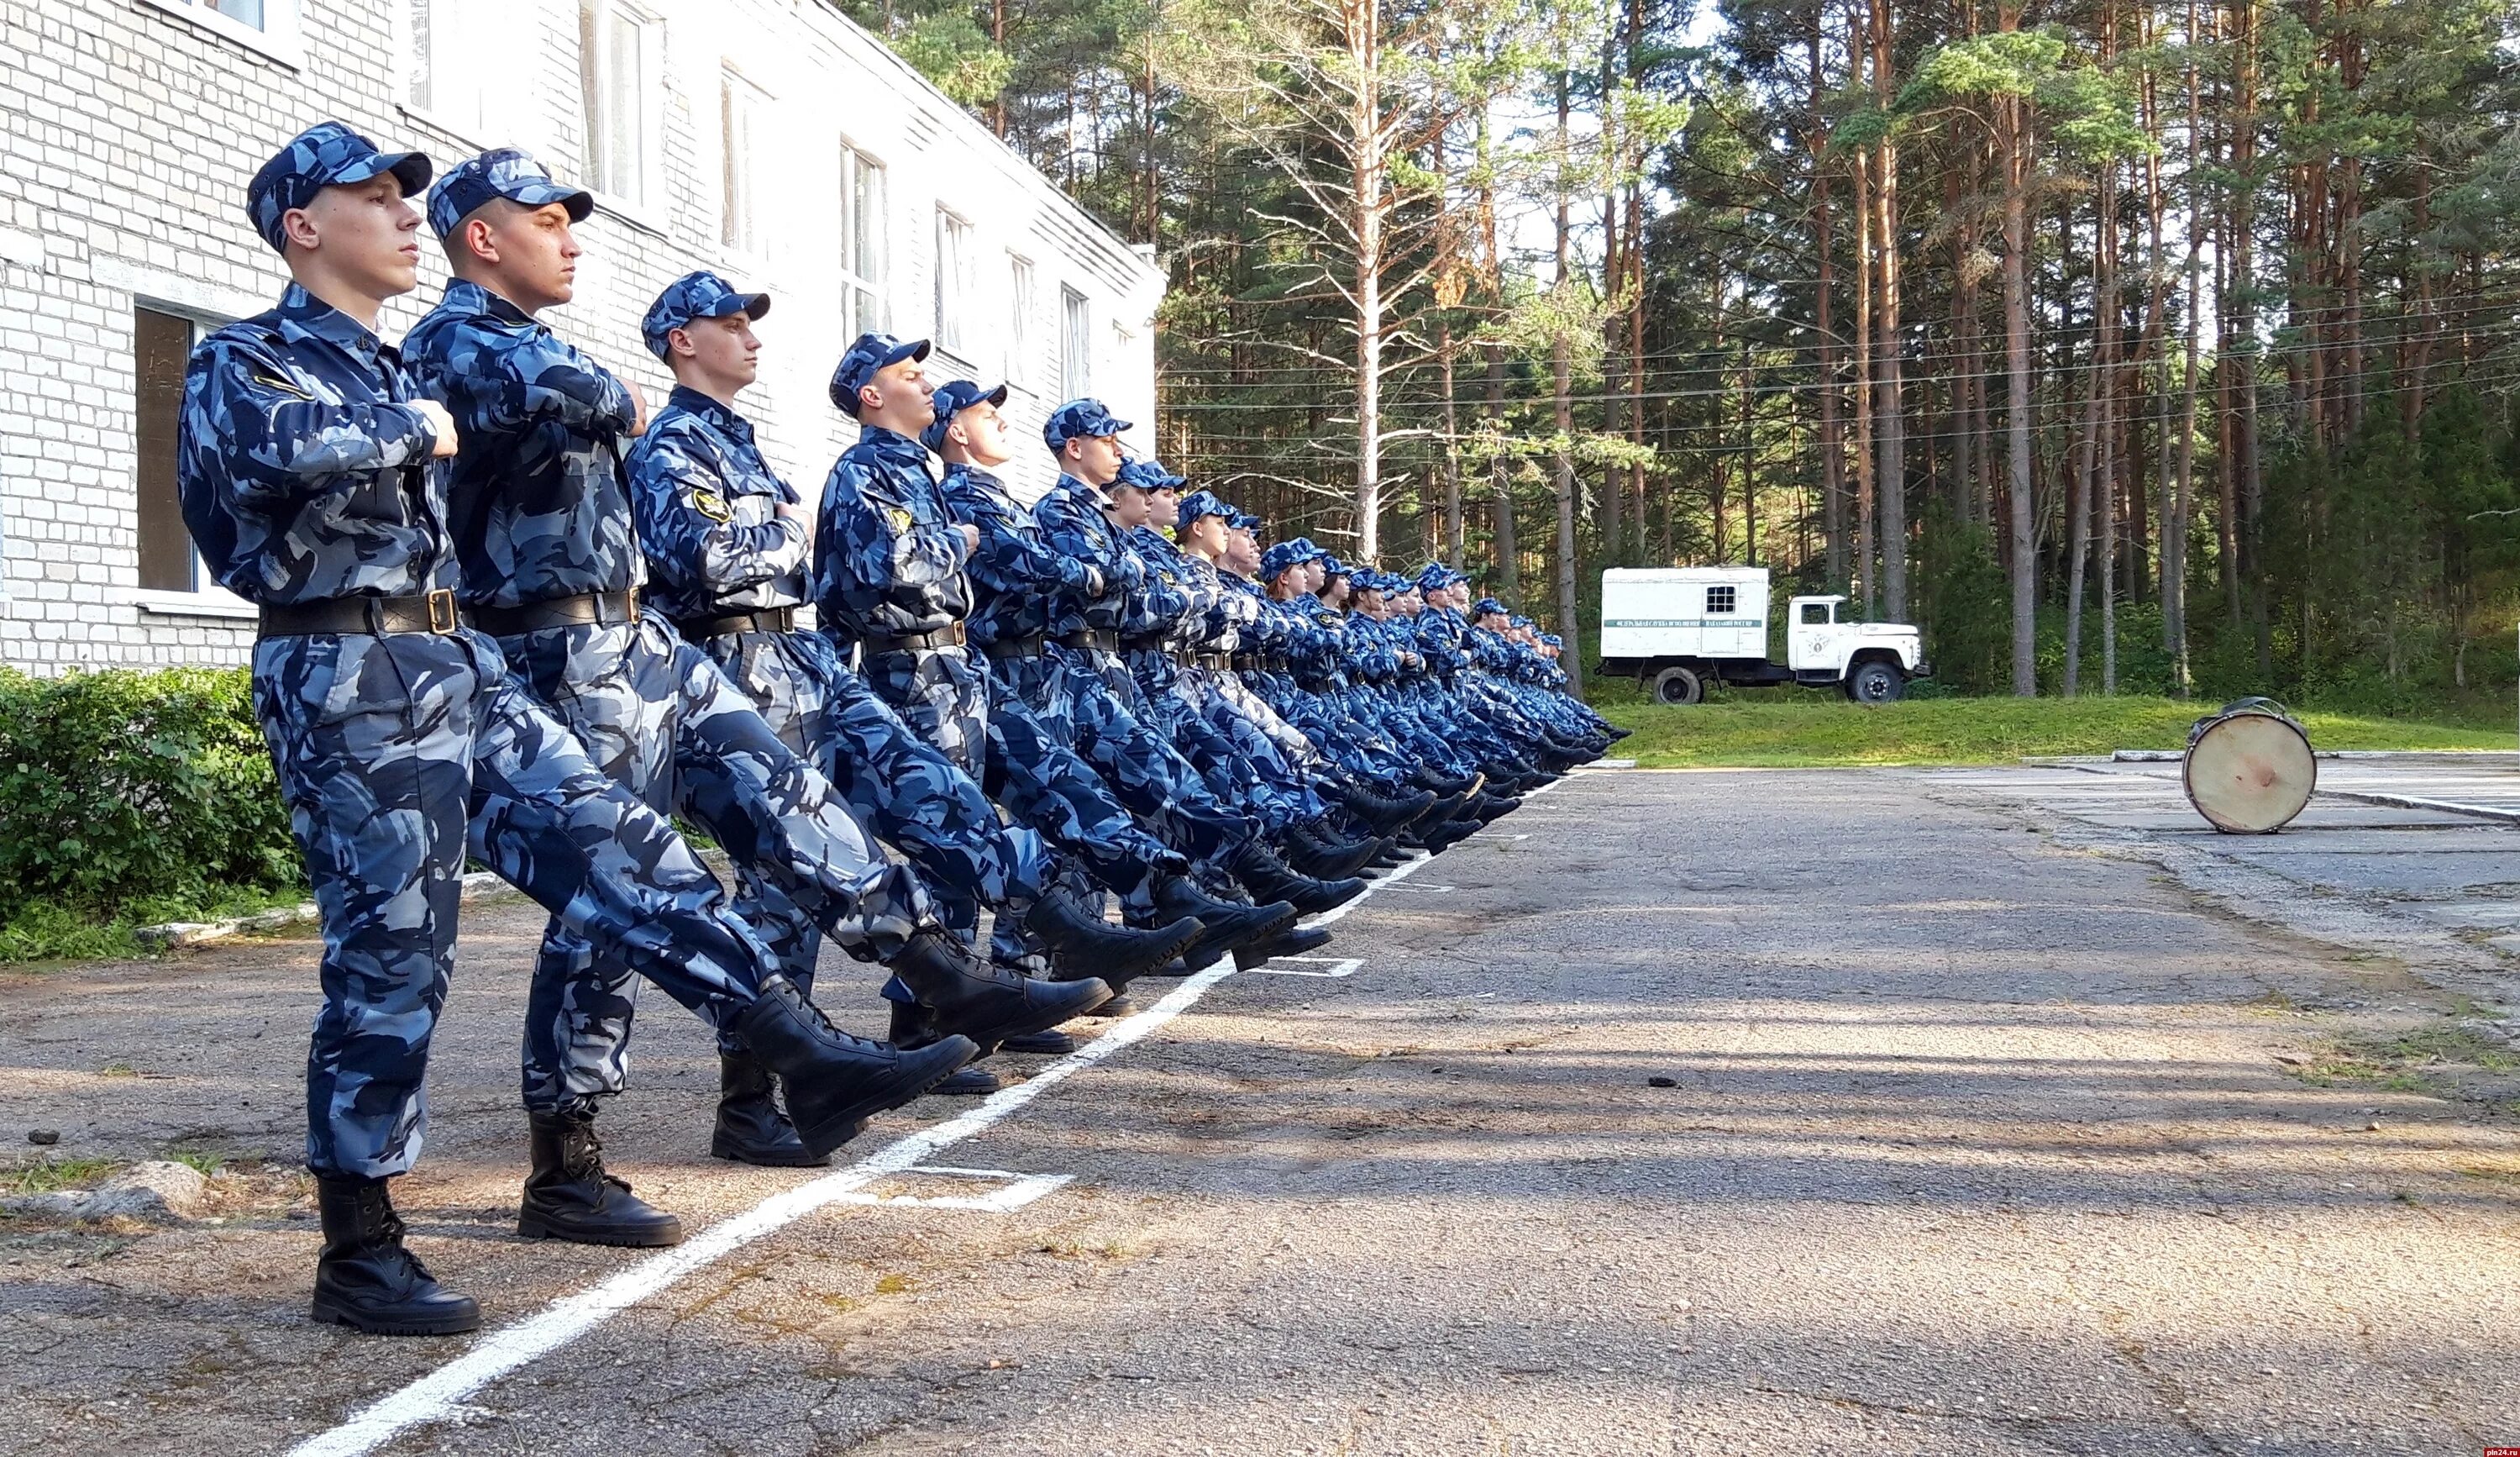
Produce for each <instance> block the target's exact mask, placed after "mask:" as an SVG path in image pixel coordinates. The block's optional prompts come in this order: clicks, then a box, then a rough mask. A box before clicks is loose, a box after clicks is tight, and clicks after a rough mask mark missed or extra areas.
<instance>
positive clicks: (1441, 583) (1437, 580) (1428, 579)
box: [1418, 562, 1462, 592]
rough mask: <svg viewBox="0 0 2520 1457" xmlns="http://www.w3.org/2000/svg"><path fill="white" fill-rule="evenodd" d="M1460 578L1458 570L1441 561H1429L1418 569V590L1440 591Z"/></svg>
mask: <svg viewBox="0 0 2520 1457" xmlns="http://www.w3.org/2000/svg"><path fill="white" fill-rule="evenodd" d="M1461 579H1462V578H1461V573H1460V572H1457V571H1455V570H1454V569H1452V568H1450V567H1447V566H1445V565H1444V564H1443V563H1441V562H1429V563H1427V564H1426V565H1425V566H1423V567H1420V568H1418V591H1420V592H1440V591H1442V590H1444V589H1445V588H1446V587H1449V586H1451V585H1452V584H1453V583H1455V582H1457V581H1460V580H1461Z"/></svg>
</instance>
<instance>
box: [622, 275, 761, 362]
mask: <svg viewBox="0 0 2520 1457" xmlns="http://www.w3.org/2000/svg"><path fill="white" fill-rule="evenodd" d="M768 312H770V296H769V295H767V294H745V293H740V292H738V291H737V289H736V287H735V285H733V284H731V283H728V282H727V281H726V280H725V279H722V278H720V277H718V276H717V275H716V274H714V273H711V272H709V271H708V270H707V269H705V268H703V269H700V270H699V271H697V272H696V273H686V274H684V275H683V276H682V277H680V278H678V279H675V280H674V281H673V282H672V283H669V284H667V285H665V292H663V293H661V294H659V295H657V296H656V301H655V302H653V303H651V304H649V305H648V316H647V317H646V318H644V319H641V320H640V321H639V337H640V338H641V339H644V340H646V341H648V352H649V353H651V354H653V355H655V356H656V357H657V358H659V359H662V358H664V357H665V350H666V344H665V336H666V335H668V334H671V333H673V332H674V331H675V330H677V329H680V328H682V327H683V326H684V325H685V324H688V323H690V322H691V321H692V320H694V319H723V318H725V317H727V316H728V315H729V314H745V315H748V316H750V317H752V318H755V319H757V318H760V317H761V316H762V315H763V314H766V313H768Z"/></svg>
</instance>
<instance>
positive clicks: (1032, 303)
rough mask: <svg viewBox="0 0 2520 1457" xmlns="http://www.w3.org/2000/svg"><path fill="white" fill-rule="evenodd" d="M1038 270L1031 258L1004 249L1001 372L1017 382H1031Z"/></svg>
mask: <svg viewBox="0 0 2520 1457" xmlns="http://www.w3.org/2000/svg"><path fill="white" fill-rule="evenodd" d="M1040 280H1041V270H1040V269H1039V268H1038V267H1037V266H1036V265H1035V264H1034V263H1033V260H1032V259H1030V258H1027V257H1025V256H1024V255H1023V254H1022V253H1019V252H1016V251H1014V250H1012V249H1010V250H1008V251H1007V357H1006V368H1005V370H1004V371H1003V373H1004V374H1005V376H1006V378H1007V379H1009V380H1010V381H1012V382H1014V383H1016V384H1019V385H1025V386H1029V385H1031V384H1032V381H1033V376H1034V370H1033V363H1032V321H1033V314H1034V313H1035V312H1036V310H1037V309H1038V308H1039V306H1040V304H1039V299H1040V296H1041V282H1040Z"/></svg>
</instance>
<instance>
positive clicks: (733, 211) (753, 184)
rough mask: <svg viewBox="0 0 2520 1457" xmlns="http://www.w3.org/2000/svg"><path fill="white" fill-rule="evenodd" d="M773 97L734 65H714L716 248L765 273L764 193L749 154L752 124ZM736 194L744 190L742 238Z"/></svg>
mask: <svg viewBox="0 0 2520 1457" xmlns="http://www.w3.org/2000/svg"><path fill="white" fill-rule="evenodd" d="M739 99H741V101H742V109H741V115H742V119H743V125H742V127H741V128H739V127H738V126H737V125H736V118H737V116H738V114H739V108H738V105H737V103H738V101H739ZM774 100H775V98H773V97H772V96H771V94H770V92H769V91H768V90H766V89H765V88H763V86H762V85H761V84H760V83H759V82H757V81H755V80H753V79H752V78H751V77H750V76H747V75H745V74H744V73H743V72H742V70H740V69H738V68H735V67H734V66H732V65H727V64H721V65H720V66H719V67H718V128H717V144H718V236H717V242H718V247H719V249H720V250H722V251H723V253H724V254H725V255H726V256H727V257H728V258H731V259H735V260H737V261H738V266H739V267H740V268H741V269H742V271H743V272H747V273H754V274H759V273H764V272H766V271H768V270H767V267H766V264H767V262H768V256H769V249H768V247H767V246H766V244H767V239H766V237H765V233H764V223H765V221H766V219H764V218H763V217H762V216H761V214H760V202H761V196H762V194H761V188H760V179H759V178H758V177H755V176H754V175H753V171H752V158H751V156H750V153H751V150H752V148H751V136H752V127H753V125H754V124H755V123H758V122H761V121H764V120H766V119H767V115H766V114H767V113H768V111H769V109H770V107H771V105H772V104H773V102H774ZM739 130H741V131H742V138H741V142H742V145H741V146H739V145H738V144H739V137H738V135H737V133H738V131H739ZM739 183H740V184H741V186H739ZM739 193H741V194H742V197H741V199H740V201H741V205H742V222H743V227H742V237H741V238H738V237H736V236H734V235H735V233H736V232H737V229H736V228H735V227H734V223H735V221H736V216H737V207H738V203H739V198H738V194H739Z"/></svg>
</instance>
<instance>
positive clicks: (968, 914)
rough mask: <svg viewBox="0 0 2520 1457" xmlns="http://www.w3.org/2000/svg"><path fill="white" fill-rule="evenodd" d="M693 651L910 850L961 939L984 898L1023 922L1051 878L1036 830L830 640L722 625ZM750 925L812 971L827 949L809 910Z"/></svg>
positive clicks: (870, 823)
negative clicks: (1009, 813) (1003, 810)
mask: <svg viewBox="0 0 2520 1457" xmlns="http://www.w3.org/2000/svg"><path fill="white" fill-rule="evenodd" d="M700 647H701V649H702V651H704V652H706V653H707V654H708V655H709V657H710V659H711V660H714V661H715V662H716V663H717V664H718V666H719V667H720V668H722V669H724V670H725V672H726V675H727V677H728V678H729V679H731V680H733V682H734V683H735V685H736V686H737V687H739V688H741V689H742V690H743V692H744V693H745V695H746V696H748V697H749V698H750V699H751V700H752V703H753V706H755V707H757V708H758V709H759V710H760V712H761V717H762V721H763V722H765V723H767V724H769V725H770V730H771V732H772V733H775V734H777V735H778V736H779V738H780V740H781V742H783V743H785V744H786V745H787V747H788V748H790V749H793V750H795V751H797V752H798V753H801V754H803V755H804V756H805V757H806V758H807V759H808V760H810V761H811V762H812V763H813V765H814V767H815V768H817V769H819V770H821V771H822V773H823V777H825V778H826V779H829V780H830V781H831V782H832V787H833V788H835V789H837V790H838V791H839V792H840V795H841V797H843V798H845V799H847V800H848V803H849V807H850V808H851V809H852V810H854V811H856V813H857V816H858V818H859V819H860V820H861V821H863V822H864V823H865V824H866V826H867V827H868V828H869V829H871V830H873V831H874V832H875V834H876V836H877V838H878V839H880V840H882V841H884V842H887V843H889V844H891V845H893V846H895V847H897V848H898V849H900V850H901V852H902V853H903V854H905V855H907V856H909V857H910V863H911V864H913V865H915V866H917V867H918V869H919V872H920V875H921V877H922V879H923V880H925V882H926V883H927V888H928V892H929V894H931V895H932V896H933V897H934V898H935V901H936V908H937V911H938V914H939V915H940V916H941V917H942V918H943V920H944V922H945V924H946V925H947V926H950V927H952V928H953V929H954V930H955V931H956V932H957V933H961V934H962V936H963V938H964V939H965V940H969V939H971V938H972V936H973V934H974V933H976V931H977V930H978V928H979V911H980V906H981V905H982V904H983V903H985V904H988V905H991V906H995V907H999V908H1000V909H1002V910H1006V911H1011V912H1012V913H1013V914H1012V915H1011V916H1001V917H1000V918H999V919H1000V920H1001V922H1008V921H1019V920H1020V919H1021V918H1022V915H1023V913H1024V912H1025V911H1026V910H1028V909H1030V908H1031V906H1032V903H1033V901H1034V900H1036V899H1038V898H1039V897H1040V895H1041V893H1042V891H1043V889H1044V888H1046V887H1047V886H1048V885H1049V884H1050V881H1051V876H1052V874H1053V871H1054V869H1055V867H1054V865H1053V862H1052V858H1051V853H1050V848H1049V846H1047V845H1046V844H1044V843H1043V842H1042V837H1041V836H1040V835H1038V834H1036V833H1034V832H1033V831H1031V830H1027V829H1024V828H1021V827H1012V828H1011V827H1009V826H1007V825H1006V824H1004V823H1003V822H1001V821H1000V820H999V818H998V812H997V809H996V807H995V806H993V805H991V804H990V803H989V800H988V797H986V796H985V795H983V794H982V793H981V791H980V786H979V785H978V784H976V783H974V782H973V781H972V778H971V776H970V775H969V774H967V773H966V772H964V770H963V768H962V767H961V766H960V765H959V764H958V763H957V761H956V760H955V759H954V758H953V757H951V756H950V755H948V754H947V753H946V752H945V751H943V750H942V749H940V748H939V747H938V746H937V745H935V744H934V743H931V742H930V741H929V740H927V739H925V738H923V737H922V736H921V735H920V734H918V733H916V732H914V731H913V729H912V727H911V725H910V723H909V722H908V721H906V720H905V717H904V715H902V714H899V713H896V712H895V711H894V710H893V707H892V706H891V705H889V704H887V703H886V702H885V701H884V700H883V699H882V698H879V697H877V694H876V693H875V691H874V690H873V689H872V688H870V687H869V686H868V684H867V682H866V681H865V680H864V679H862V678H860V677H859V676H858V675H857V674H856V673H854V672H851V671H850V670H849V667H848V664H847V663H846V662H845V661H843V660H842V659H841V653H840V649H839V648H838V646H837V645H836V644H834V643H833V642H832V640H831V639H830V638H828V637H825V636H823V635H822V634H821V633H818V632H744V633H729V634H727V635H725V636H722V637H713V638H710V639H708V640H707V641H706V642H704V643H702V644H701V645H700ZM885 656H887V657H894V656H901V655H891V654H887V655H885ZM978 686H979V685H978V683H977V681H976V680H974V682H973V687H974V688H975V689H977V688H978ZM974 738H975V740H984V739H985V731H984V730H983V731H981V732H979V733H977V734H975V735H974ZM755 929H756V930H758V931H760V932H761V933H763V935H764V936H765V937H766V938H767V939H768V940H769V941H770V942H771V944H772V945H773V946H774V947H777V948H779V949H780V950H781V951H782V952H783V954H784V953H785V952H786V951H787V949H788V948H789V947H790V946H792V947H794V948H795V951H796V955H797V957H798V959H799V961H800V962H801V963H802V965H803V966H804V967H805V968H807V969H808V970H809V971H810V968H811V967H812V965H813V961H814V957H815V955H816V953H817V952H818V951H819V950H820V948H821V945H822V936H821V933H820V931H819V929H818V928H817V927H816V926H815V925H814V924H813V921H812V920H811V918H805V919H804V920H803V922H802V924H801V925H791V926H784V927H780V928H776V929H774V928H772V927H769V926H766V925H761V924H759V923H756V925H755ZM787 965H788V964H787V963H786V962H785V961H783V962H782V967H783V969H786V968H787ZM789 979H791V980H792V979H795V974H794V972H793V971H792V970H790V971H789Z"/></svg>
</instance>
